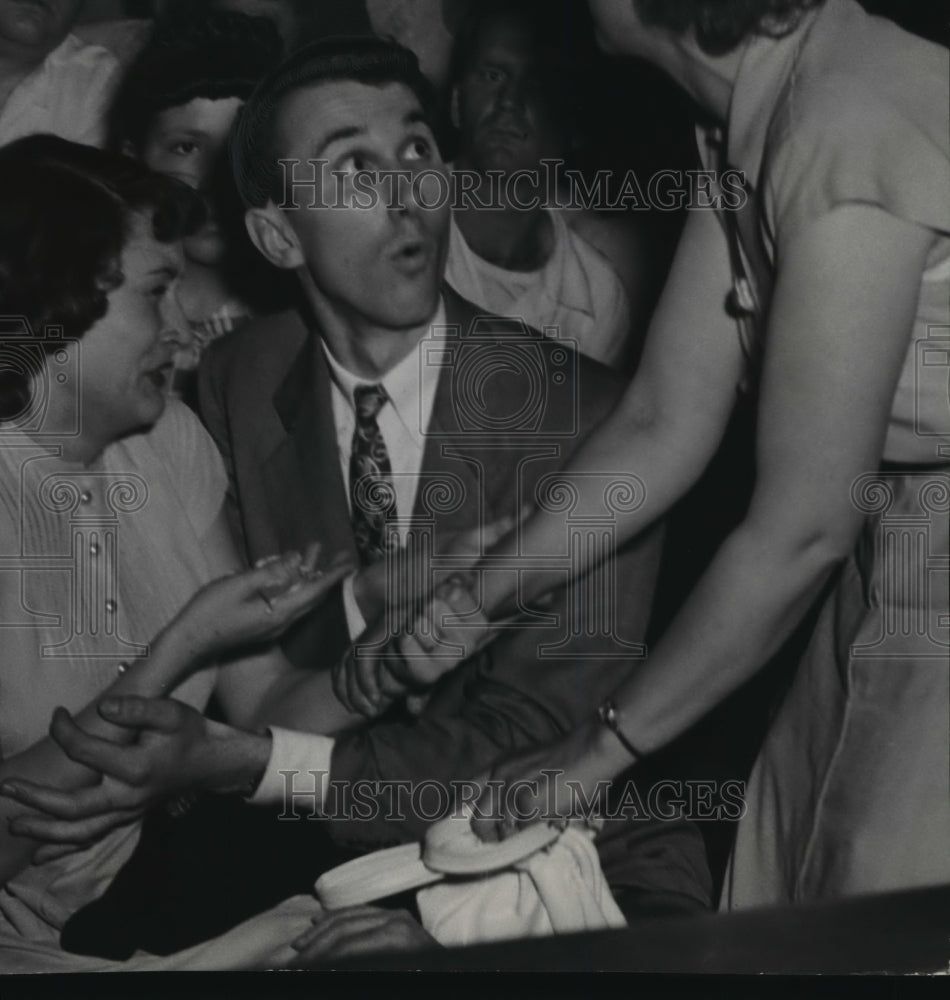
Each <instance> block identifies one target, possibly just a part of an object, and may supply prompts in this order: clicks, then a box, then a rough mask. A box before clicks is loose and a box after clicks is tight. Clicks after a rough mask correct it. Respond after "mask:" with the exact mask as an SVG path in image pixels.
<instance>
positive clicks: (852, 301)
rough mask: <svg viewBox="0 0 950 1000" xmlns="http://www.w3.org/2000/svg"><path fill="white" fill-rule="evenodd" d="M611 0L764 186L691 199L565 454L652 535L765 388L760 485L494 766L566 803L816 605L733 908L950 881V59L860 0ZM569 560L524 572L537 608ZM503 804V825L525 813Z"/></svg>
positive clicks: (784, 635)
mask: <svg viewBox="0 0 950 1000" xmlns="http://www.w3.org/2000/svg"><path fill="white" fill-rule="evenodd" d="M591 7H592V9H593V12H594V16H595V19H596V22H597V29H598V35H599V39H600V43H601V46H602V47H603V48H605V49H607V50H609V51H613V52H615V53H618V54H621V55H626V56H635V57H639V58H643V59H646V60H648V61H650V62H651V63H653V64H654V65H656V66H658V67H659V68H660V69H662V70H663V71H665V72H666V73H667V74H668V75H670V76H671V77H672V78H673V79H674V80H675V81H676V82H677V83H678V84H679V85H680V86H681V87H682V88H683V89H684V90H685V91H686V92H687V93H688V94H689V95H690V96H691V97H692V98H693V99H694V100H695V102H696V103H697V105H698V106H699V108H700V109H701V111H702V112H703V115H704V118H705V121H704V126H703V127H702V128H701V129H700V145H701V152H702V154H703V156H704V157H705V159H706V164H707V166H708V167H709V168H710V169H711V170H716V171H722V170H723V169H725V168H726V167H731V168H733V169H734V170H736V171H739V172H741V174H742V176H743V177H744V180H745V186H744V187H743V189H742V191H741V199H738V200H739V201H741V206H739V207H738V210H736V209H737V205H736V200H735V199H733V198H732V197H731V193H730V191H729V190H727V189H726V188H725V186H724V189H723V192H722V194H723V198H722V201H721V203H720V205H719V209H720V210H719V211H710V210H708V209H707V210H703V209H695V210H693V211H691V212H690V216H689V219H688V221H687V223H686V227H685V230H684V233H683V236H682V241H681V244H680V246H679V249H678V252H677V255H676V258H675V261H674V264H673V267H672V270H671V273H670V275H669V277H668V281H667V284H666V288H665V290H664V293H663V296H662V298H661V301H660V303H659V306H658V308H657V310H656V312H655V314H654V317H653V321H652V326H651V330H650V333H649V334H648V341H647V346H646V349H645V354H644V357H643V361H642V364H641V366H640V368H639V370H638V372H637V375H636V377H635V379H634V381H633V383H632V384H631V386H630V388H629V390H628V392H627V394H626V396H625V398H624V399H623V401H622V402H621V404H620V405H619V407H618V408H617V410H616V411H615V412H614V413H613V414H612V415H611V416H610V417H608V418H607V420H605V422H604V423H603V424H602V425H601V427H600V428H599V429H598V430H597V431H596V432H595V433H594V434H593V435H592V436H591V437H590V439H589V440H588V441H587V443H586V444H585V445H584V447H583V448H582V449H580V450H579V451H578V452H577V453H576V454H575V457H574V459H573V460H572V462H571V464H570V466H569V467H568V468H567V469H566V470H565V477H566V478H568V479H570V480H571V482H572V484H573V487H574V489H576V491H577V493H578V497H579V499H578V503H577V504H576V505H575V507H576V509H578V510H586V509H589V505H590V506H593V505H595V504H596V502H597V497H596V496H595V495H593V493H592V492H591V491H592V490H593V491H595V492H596V491H597V490H599V489H600V485H599V484H600V483H601V481H602V474H603V473H604V472H605V471H607V470H612V471H614V472H616V473H617V474H618V475H619V474H626V475H629V474H634V475H636V476H637V477H639V479H640V480H641V481H642V484H643V487H644V490H643V503H642V504H641V505H640V506H639V507H637V509H636V510H632V511H628V512H625V513H621V514H618V516H617V523H616V530H617V537H618V539H619V540H620V541H623V540H625V539H628V538H630V537H632V536H634V535H636V534H637V533H638V532H640V531H642V530H643V529H644V528H646V527H647V526H648V525H649V524H651V523H652V522H654V521H655V520H656V519H657V518H658V517H660V516H661V515H662V514H664V513H665V512H666V511H667V510H668V509H669V508H670V506H671V505H672V504H673V503H675V502H676V501H677V500H678V499H679V498H680V497H682V496H683V494H684V493H685V492H686V491H687V490H688V489H689V488H690V487H691V486H692V484H693V483H695V482H696V480H697V478H698V477H699V476H700V474H701V473H702V471H703V469H704V468H705V466H706V464H707V463H708V462H709V460H710V458H711V456H712V455H713V453H714V451H715V450H716V447H717V445H718V443H719V441H720V439H721V436H722V434H723V431H724V428H725V426H726V422H727V420H728V418H729V416H730V413H731V411H732V409H733V404H734V402H735V399H736V393H737V390H740V389H745V388H754V389H755V390H756V391H757V397H758V419H757V448H756V456H755V463H756V468H755V474H756V481H755V489H754V495H753V498H752V501H751V504H750V506H749V508H748V511H747V513H746V514H745V518H744V520H743V522H742V523H741V524H740V525H739V526H738V527H737V528H736V529H735V530H734V531H733V532H732V533H731V535H729V536H728V537H727V538H726V540H725V541H724V543H723V544H722V545H721V547H720V548H719V550H718V552H717V553H716V555H715V557H714V559H713V561H712V563H711V564H710V565H709V567H708V569H707V570H706V572H705V575H704V576H703V578H702V579H701V580H700V582H699V583H698V585H697V586H696V588H695V589H694V591H693V593H692V594H691V596H690V597H689V599H688V600H687V601H686V603H685V604H684V606H683V607H682V609H681V610H680V612H679V614H678V616H677V617H676V618H675V619H674V621H673V622H672V624H671V625H670V626H669V627H668V629H667V630H666V632H665V634H664V635H663V636H662V637H661V639H660V640H659V641H658V642H657V643H656V644H655V646H654V647H653V648H652V649H651V651H650V653H649V656H648V657H647V659H646V660H645V661H643V662H638V663H637V664H636V665H635V666H633V667H632V668H631V670H630V674H629V678H628V680H627V681H626V682H625V683H624V684H623V685H622V686H621V687H620V688H619V689H618V690H617V691H616V693H615V694H614V696H613V697H612V698H611V699H609V700H608V701H607V702H605V703H604V704H603V705H602V706H601V709H600V712H599V713H598V716H597V717H595V718H593V719H592V720H591V722H590V724H589V725H587V726H585V727H583V728H582V729H580V730H578V731H576V732H575V733H573V734H572V735H570V736H569V737H567V738H565V739H564V740H563V741H561V742H559V743H556V744H553V745H550V746H547V747H543V748H541V749H539V750H537V751H536V752H535V753H533V754H530V755H527V756H525V757H522V758H520V759H516V760H512V761H507V762H502V763H501V764H499V765H498V767H496V769H495V772H494V774H493V777H495V778H504V779H507V780H509V781H513V780H514V779H516V778H518V779H520V778H535V777H537V776H538V775H539V772H540V770H541V768H545V769H554V770H556V771H560V772H561V777H560V779H559V781H558V784H557V793H558V798H557V800H556V801H555V802H554V803H547V802H546V801H545V799H544V796H542V795H541V794H540V792H539V795H538V796H537V797H532V796H530V795H528V796H526V798H525V799H521V800H519V801H520V803H521V808H523V809H529V810H530V808H531V807H532V805H539V806H542V807H544V806H549V807H550V806H553V807H554V808H555V809H556V811H557V812H558V813H560V814H565V813H570V811H571V804H572V797H571V795H570V792H569V788H568V786H567V785H566V784H565V782H566V781H568V780H570V779H574V780H576V781H577V782H579V784H580V786H582V787H586V788H588V789H591V790H592V789H593V787H594V785H595V783H596V782H597V781H598V779H603V778H612V777H615V776H617V775H618V774H620V773H622V772H623V771H625V770H626V769H627V768H629V767H630V766H631V764H632V763H633V762H634V761H636V760H637V759H639V758H641V757H644V756H649V755H650V754H652V753H653V752H654V751H656V750H659V749H660V748H662V747H663V746H665V745H666V744H668V743H669V742H670V741H671V740H673V739H674V738H675V737H677V736H678V735H679V734H681V733H682V732H684V731H685V730H686V729H687V728H688V727H689V726H691V725H692V724H693V723H694V722H696V721H697V720H699V719H700V718H701V717H702V716H703V715H704V714H705V713H707V712H708V711H709V710H711V709H712V708H713V707H714V706H715V705H716V704H717V703H718V702H720V701H721V700H722V699H723V698H724V697H725V696H727V695H728V694H730V693H731V692H732V691H734V690H735V689H736V688H737V687H738V686H739V685H740V684H742V683H743V682H744V681H746V680H747V679H749V678H751V677H752V676H753V675H754V674H755V673H756V672H757V671H758V670H759V669H760V668H761V667H762V666H763V665H764V664H765V663H766V662H767V661H768V660H769V659H770V658H771V657H772V656H773V655H774V654H775V653H776V652H777V651H778V650H779V649H780V647H781V646H782V644H783V643H784V642H785V641H786V640H787V639H788V638H789V637H790V636H791V634H792V632H793V631H794V630H795V628H796V627H797V626H798V625H799V624H800V623H801V622H802V621H803V619H804V617H805V615H806V612H808V610H809V609H810V608H811V607H812V606H813V605H816V604H817V605H820V608H821V610H820V614H819V617H818V619H817V625H816V626H815V628H814V631H813V634H812V636H811V641H810V645H809V648H808V650H807V652H806V653H805V654H804V657H803V659H802V661H801V663H800V664H799V666H798V669H797V672H796V675H795V678H794V681H793V682H792V685H791V688H790V690H789V691H788V692H787V693H786V696H785V699H784V703H783V704H782V706H781V709H780V711H779V713H778V715H777V716H776V717H775V718H774V720H773V721H772V724H771V729H770V732H769V734H768V736H767V738H766V741H765V744H764V746H763V747H762V749H761V751H760V755H759V758H758V762H757V764H756V766H755V769H754V771H753V774H752V777H751V780H750V783H749V786H748V789H747V797H746V811H745V815H744V818H743V819H742V820H741V821H740V824H739V830H738V835H737V841H736V844H735V848H734V852H733V857H732V860H731V864H730V868H729V871H728V873H727V878H726V886H725V891H724V899H723V904H724V905H725V906H727V907H749V906H757V905H767V904H779V903H788V902H793V901H799V900H814V899H819V898H829V897H838V896H846V895H852V894H859V893H866V892H875V891H886V890H896V889H902V888H908V887H913V886H921V885H930V884H938V883H946V882H950V836H948V832H950V788H948V771H947V761H948V756H950V734H948V725H947V719H948V712H950V704H948V690H950V685H948V678H947V649H948V645H950V642H948V634H947V621H948V617H947V616H948V609H947V581H946V553H947V547H948V539H947V530H948V523H947V508H948V496H950V478H948V471H950V470H948V460H950V414H948V411H947V402H948V401H947V367H946V338H945V331H946V329H947V325H948V324H950V309H948V280H950V199H948V197H947V192H948V190H950V151H948V137H947V127H946V126H947V118H948V90H947V77H948V59H947V51H946V50H945V49H943V48H941V47H939V46H937V45H934V44H931V43H929V42H926V41H923V40H921V39H919V38H917V37H915V36H912V35H909V34H907V33H905V32H903V31H902V30H900V29H899V28H897V27H896V26H895V25H894V24H892V23H891V22H889V21H886V20H883V19H880V18H875V17H871V16H869V15H868V14H866V13H865V11H864V10H863V9H862V8H861V7H860V6H859V5H858V4H857V3H855V2H853V0H826V2H824V3H821V2H815V0H798V2H796V0H729V2H724V0H715V2H714V0H591ZM732 193H734V192H732ZM941 331H944V333H943V334H942V335H941ZM594 473H597V474H598V475H594ZM540 506H541V509H539V511H538V512H537V513H536V514H535V515H534V516H533V517H532V518H530V519H529V520H528V521H527V522H526V523H525V524H524V525H522V527H521V531H520V537H518V538H517V539H516V538H515V537H514V536H512V537H510V538H509V539H508V540H502V542H501V544H500V545H499V546H498V547H496V549H495V550H494V554H497V553H499V552H500V553H504V554H513V553H516V552H546V553H547V552H557V551H559V550H560V547H561V546H563V538H564V531H565V525H564V515H563V514H562V513H559V512H555V511H553V510H547V511H545V510H544V509H543V504H542V505H540ZM516 546H519V547H516ZM593 559H594V556H593V555H591V556H587V555H586V554H583V553H582V554H580V555H579V557H578V561H577V563H576V564H572V572H576V573H580V572H582V571H583V570H584V569H585V568H586V567H587V565H588V564H589V563H590V562H592V561H593ZM555 576H556V573H554V572H553V571H551V572H546V571H542V570H527V569H526V570H525V571H524V572H522V573H521V574H520V590H519V594H518V597H519V603H518V606H524V602H526V601H527V602H530V600H531V598H532V597H533V596H535V595H537V594H540V593H543V592H544V591H545V589H547V587H549V586H550V585H551V584H552V583H553V582H555V580H554V577H555ZM510 579H511V577H510V576H507V575H505V574H498V573H495V574H487V575H486V576H485V577H484V580H483V581H482V591H481V594H482V598H483V604H482V606H483V607H484V608H485V609H486V611H487V613H488V615H489V616H490V617H495V618H501V617H503V616H504V615H505V614H507V613H510V611H511V610H512V609H513V607H514V601H513V600H512V593H511V591H512V585H511V584H510V583H509V580H510ZM459 631H460V630H459ZM490 634H491V629H490V628H489V629H487V630H486V633H485V634H484V635H483V636H482V641H485V640H486V639H487V638H488V637H489V636H490ZM470 635H471V632H470V631H467V632H465V633H463V634H462V638H463V641H464V640H465V639H466V638H467V637H470ZM453 638H455V639H458V638H459V636H458V635H455V636H453ZM400 641H401V644H402V649H403V652H404V654H405V652H407V651H408V652H412V653H413V654H415V655H418V654H419V652H420V651H419V650H418V649H416V648H415V645H414V644H415V643H417V642H418V640H413V638H412V637H411V636H407V637H405V638H403V639H402V640H400ZM469 642H471V640H470V639H469ZM390 670H395V671H396V672H397V673H399V672H400V671H401V672H402V673H403V674H405V673H406V672H407V671H411V665H410V664H409V661H408V660H407V661H406V663H404V664H403V665H401V666H400V665H399V664H398V663H395V664H394V663H390ZM545 787H546V786H545V784H544V782H542V783H541V784H540V786H539V788H540V789H544V788H545ZM495 801H497V799H496V800H495ZM489 804H490V802H489V800H488V798H486V800H485V803H484V805H485V806H486V807H487V806H488V805H489ZM519 811H520V809H519ZM502 812H503V817H502V819H501V821H500V822H499V821H490V822H487V823H482V824H480V825H479V829H480V832H481V833H482V835H483V836H485V837H487V838H494V837H497V836H507V835H508V834H509V833H510V831H511V830H512V829H513V828H514V827H516V826H517V825H518V822H517V817H516V816H514V815H513V813H512V810H511V809H510V808H509V809H505V810H502Z"/></svg>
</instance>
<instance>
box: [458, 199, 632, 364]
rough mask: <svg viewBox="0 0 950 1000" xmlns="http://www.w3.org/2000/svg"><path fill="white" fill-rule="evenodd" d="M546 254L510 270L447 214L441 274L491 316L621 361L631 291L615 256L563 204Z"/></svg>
mask: <svg viewBox="0 0 950 1000" xmlns="http://www.w3.org/2000/svg"><path fill="white" fill-rule="evenodd" d="M548 216H549V218H550V219H551V223H552V225H553V226H554V244H553V249H552V251H551V256H550V257H549V258H548V260H547V261H546V263H545V264H544V266H543V267H541V268H539V269H538V270H536V271H509V270H507V269H506V268H503V267H498V266H497V265H496V264H491V263H489V261H487V260H483V259H482V258H481V257H479V256H478V254H476V253H475V252H474V251H473V250H472V248H471V247H470V246H469V245H468V244H467V243H466V242H465V237H464V236H463V235H462V232H461V230H460V229H459V228H458V226H457V225H456V224H455V220H454V219H453V220H452V225H451V229H450V232H449V252H448V259H447V260H446V265H445V280H446V281H447V282H448V283H449V285H451V286H452V288H454V289H455V291H457V292H458V293H459V295H461V296H462V297H463V298H465V299H468V300H469V302H474V303H475V305H477V306H481V307H482V308H483V309H485V311H486V312H487V313H488V314H490V315H492V316H511V317H513V318H515V319H521V320H524V322H525V323H527V325H528V326H530V327H533V328H534V329H536V330H541V331H542V332H544V333H549V334H550V335H551V336H555V337H560V338H562V339H565V340H569V341H573V342H574V343H575V345H576V347H577V349H578V350H579V351H580V352H581V353H582V354H586V355H587V356H588V357H591V358H594V359H595V360H596V361H600V362H602V363H603V364H606V365H616V364H619V363H620V362H621V361H622V360H623V358H624V356H625V354H626V352H627V350H628V348H629V346H630V339H631V332H632V331H631V324H632V318H631V312H630V299H629V297H628V295H627V292H626V289H625V288H624V286H623V282H621V280H620V277H619V276H618V275H617V272H616V271H615V270H614V267H613V264H611V263H610V261H609V260H607V258H606V257H604V255H603V254H601V252H600V251H599V250H597V249H595V248H594V247H593V246H591V245H590V243H588V242H587V241H586V240H585V239H584V238H583V237H581V236H579V235H578V234H577V233H575V232H574V231H573V230H572V229H570V228H569V227H568V225H567V222H566V221H565V219H564V217H563V215H562V213H561V212H559V211H557V210H553V209H551V210H548Z"/></svg>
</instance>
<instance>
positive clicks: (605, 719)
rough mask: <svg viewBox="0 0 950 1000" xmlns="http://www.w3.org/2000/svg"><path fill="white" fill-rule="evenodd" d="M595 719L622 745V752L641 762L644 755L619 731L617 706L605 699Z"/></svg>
mask: <svg viewBox="0 0 950 1000" xmlns="http://www.w3.org/2000/svg"><path fill="white" fill-rule="evenodd" d="M597 717H598V718H599V719H600V721H601V722H602V723H603V724H604V725H605V726H606V727H607V728H608V729H609V730H610V731H611V732H612V733H613V734H614V736H616V737H617V739H618V740H620V742H621V744H623V748H624V750H626V751H627V753H629V754H630V756H631V757H633V758H634V759H635V760H642V759H643V757H644V754H642V753H641V752H640V751H639V750H638V749H637V748H636V747H635V746H634V745H633V744H632V743H631V742H630V740H628V739H627V737H626V736H625V735H624V733H623V732H622V730H621V729H620V720H619V718H618V717H617V706H616V705H615V704H614V703H613V701H612V700H611V699H610V698H605V699H604V700H603V701H602V702H601V705H600V707H599V708H598V709H597Z"/></svg>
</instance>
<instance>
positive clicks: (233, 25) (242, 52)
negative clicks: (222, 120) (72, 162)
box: [109, 12, 281, 153]
mask: <svg viewBox="0 0 950 1000" xmlns="http://www.w3.org/2000/svg"><path fill="white" fill-rule="evenodd" d="M280 54H281V41H280V38H279V36H278V34H277V30H276V29H275V27H274V25H273V24H272V23H271V22H270V21H268V20H267V19H266V18H262V17H247V16H246V15H244V14H231V13H215V12H208V13H205V14H203V15H201V16H195V15H194V13H192V14H191V15H190V16H189V15H188V14H182V15H180V16H176V17H174V18H169V19H166V20H163V21H161V22H159V23H158V24H157V25H156V27H155V30H154V32H153V34H152V35H151V37H150V38H149V40H148V42H146V44H145V47H144V48H143V49H142V51H141V52H140V53H139V54H138V56H136V58H135V59H134V60H133V61H132V63H131V65H130V66H129V68H128V70H127V71H126V73H125V75H124V77H123V78H122V81H121V83H120V84H119V87H118V90H117V93H116V98H115V101H114V102H113V105H112V108H111V111H110V115H109V146H110V147H111V148H112V149H120V148H121V147H122V146H123V144H125V143H130V144H131V145H132V147H133V149H134V150H135V151H136V153H140V152H141V150H142V146H143V145H144V143H145V140H146V138H147V136H148V132H149V129H150V128H151V127H152V125H153V123H154V121H155V117H156V115H158V114H160V113H161V112H162V111H166V110H168V108H177V107H179V106H181V105H183V104H187V103H188V102H189V101H193V100H195V98H198V97H205V98H207V99H209V100H212V101H216V100H223V99H224V98H227V97H239V98H241V100H245V99H247V98H248V97H249V96H250V94H251V91H252V90H253V89H254V87H255V86H256V85H257V82H258V80H260V79H261V77H262V76H264V74H265V73H267V72H268V70H270V69H272V68H273V67H274V66H275V65H276V64H277V62H278V61H279V60H280Z"/></svg>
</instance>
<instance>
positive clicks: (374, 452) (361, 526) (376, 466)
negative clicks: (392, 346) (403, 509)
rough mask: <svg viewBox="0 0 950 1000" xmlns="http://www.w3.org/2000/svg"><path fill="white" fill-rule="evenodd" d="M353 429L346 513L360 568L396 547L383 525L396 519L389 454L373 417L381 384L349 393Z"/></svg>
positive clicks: (381, 394) (383, 394) (383, 398)
mask: <svg viewBox="0 0 950 1000" xmlns="http://www.w3.org/2000/svg"><path fill="white" fill-rule="evenodd" d="M353 398H354V402H355V404H356V429H355V430H354V432H353V448H352V451H351V453H350V510H351V517H352V521H353V536H354V540H355V541H356V550H357V552H359V554H360V559H361V560H362V561H363V564H364V565H368V564H369V563H371V562H375V560H377V559H379V558H380V556H382V555H383V553H384V552H385V551H386V549H387V546H390V547H392V546H395V545H398V539H397V538H396V537H395V532H393V533H391V534H390V535H389V536H388V537H387V532H386V522H387V521H388V520H392V519H393V518H395V516H396V493H395V490H394V489H393V482H392V468H391V466H390V464H389V452H388V451H387V450H386V442H385V441H384V440H383V435H382V432H381V431H380V429H379V424H378V423H377V422H376V417H377V416H378V415H379V411H380V410H381V409H382V408H383V406H384V405H385V404H386V401H387V399H388V397H387V395H386V390H385V389H384V388H383V387H382V386H381V385H360V386H357V387H356V389H355V390H354V391H353Z"/></svg>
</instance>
